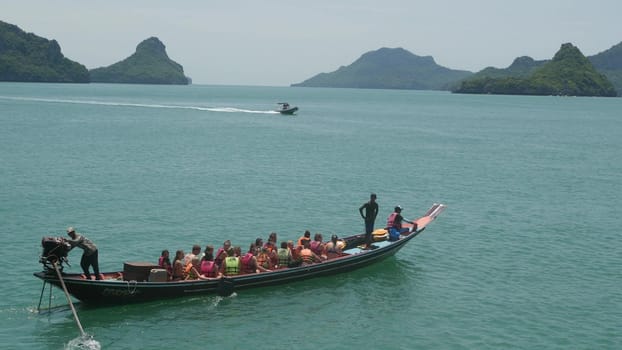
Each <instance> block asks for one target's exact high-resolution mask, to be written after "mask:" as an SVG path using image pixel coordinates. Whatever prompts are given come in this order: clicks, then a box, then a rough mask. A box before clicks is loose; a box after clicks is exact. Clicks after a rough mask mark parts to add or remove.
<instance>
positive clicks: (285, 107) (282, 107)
mask: <svg viewBox="0 0 622 350" xmlns="http://www.w3.org/2000/svg"><path fill="white" fill-rule="evenodd" d="M277 104H278V105H279V108H278V109H277V110H276V111H277V112H279V113H281V114H294V112H296V111H297V110H298V107H296V106H291V105H290V104H289V103H287V102H279V103H277Z"/></svg>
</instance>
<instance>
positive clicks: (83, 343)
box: [65, 334, 102, 350]
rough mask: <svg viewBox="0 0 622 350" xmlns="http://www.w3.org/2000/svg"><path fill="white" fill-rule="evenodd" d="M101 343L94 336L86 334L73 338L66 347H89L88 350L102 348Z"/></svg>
mask: <svg viewBox="0 0 622 350" xmlns="http://www.w3.org/2000/svg"><path fill="white" fill-rule="evenodd" d="M101 348H102V346H101V344H100V343H99V342H98V341H97V340H95V339H93V336H91V335H88V334H84V335H82V336H80V337H78V338H75V339H72V340H70V341H69V343H67V345H66V346H65V349H67V350H69V349H71V350H73V349H88V350H100V349H101Z"/></svg>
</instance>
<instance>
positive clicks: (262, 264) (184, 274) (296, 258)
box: [158, 230, 342, 281]
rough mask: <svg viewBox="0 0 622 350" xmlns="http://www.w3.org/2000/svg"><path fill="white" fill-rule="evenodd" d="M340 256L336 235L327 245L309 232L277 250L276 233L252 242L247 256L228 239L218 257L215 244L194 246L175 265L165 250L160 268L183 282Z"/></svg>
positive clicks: (161, 257)
mask: <svg viewBox="0 0 622 350" xmlns="http://www.w3.org/2000/svg"><path fill="white" fill-rule="evenodd" d="M340 255H342V251H341V246H340V244H338V241H337V236H336V235H333V236H332V237H331V240H330V241H329V242H324V241H323V238H322V234H321V233H316V234H315V236H314V239H313V241H312V240H311V232H309V231H308V230H307V231H305V233H304V234H303V235H302V236H301V237H300V238H299V239H298V241H297V243H296V244H295V245H294V242H293V241H282V242H281V244H280V247H277V234H276V232H272V233H271V234H270V236H269V238H268V241H267V242H265V243H264V242H263V239H262V238H257V239H256V240H255V241H254V242H252V243H251V244H250V247H249V248H248V251H247V252H246V253H245V254H242V250H241V248H240V247H239V246H235V247H234V246H232V245H231V241H229V240H226V241H224V243H223V245H222V247H220V248H218V250H217V251H216V253H215V254H214V246H212V245H207V246H206V247H205V250H204V251H203V252H201V246H199V245H194V246H193V247H192V252H190V253H188V254H185V253H184V251H183V250H178V251H176V252H175V257H174V258H173V262H172V263H171V260H170V257H169V251H168V250H163V251H162V255H161V256H160V259H159V260H158V265H159V266H160V267H162V268H163V269H166V271H167V272H168V280H170V281H181V280H197V279H208V278H218V277H221V276H234V275H240V274H249V273H259V272H268V271H272V270H275V269H281V268H286V267H297V266H304V265H308V264H313V263H318V262H322V261H324V260H326V259H328V258H329V257H334V256H340Z"/></svg>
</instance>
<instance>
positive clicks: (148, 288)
mask: <svg viewBox="0 0 622 350" xmlns="http://www.w3.org/2000/svg"><path fill="white" fill-rule="evenodd" d="M444 209H445V205H443V204H434V205H433V206H432V207H431V208H430V209H429V210H428V211H427V212H426V213H425V214H424V215H423V216H421V217H420V218H418V219H416V220H414V223H415V224H416V225H410V224H407V223H404V226H405V227H407V228H408V230H407V232H403V233H402V234H401V235H400V236H399V238H398V239H397V240H394V241H390V240H388V239H386V237H387V235H378V236H379V237H382V238H380V239H379V240H378V241H375V242H374V243H373V246H372V247H371V248H372V249H365V248H366V247H364V243H365V234H356V235H352V236H348V237H342V238H341V241H342V242H343V245H344V247H343V250H342V253H341V254H336V255H335V254H332V255H328V257H327V258H326V260H324V261H322V262H318V263H313V264H309V265H303V266H298V267H283V268H279V269H275V270H271V271H268V272H258V273H250V274H242V275H235V276H222V277H218V278H208V279H199V280H182V281H154V279H152V278H150V276H149V275H150V273H153V270H155V269H154V268H157V266H154V265H155V264H150V263H124V270H123V271H113V272H105V273H103V274H101V275H102V276H101V277H103V279H102V280H95V279H93V278H94V276H93V277H92V279H86V278H85V277H84V275H83V274H80V273H64V272H62V266H61V265H62V264H63V262H66V256H67V252H68V251H69V249H68V247H66V246H65V243H63V240H62V239H60V238H54V237H44V238H43V240H42V245H43V254H42V256H41V258H40V262H41V263H42V264H43V271H40V272H36V273H34V276H35V277H37V278H40V279H41V280H43V281H44V285H43V290H44V289H45V287H46V284H50V285H52V286H55V287H58V288H66V290H67V292H68V293H69V294H70V295H71V296H73V297H74V298H76V299H78V300H80V301H81V302H83V303H85V304H89V305H119V304H127V303H135V302H145V301H150V300H161V299H167V298H176V297H183V296H196V295H203V294H218V295H223V296H226V295H230V294H232V293H233V292H235V291H237V290H242V289H246V288H254V287H264V286H271V285H279V284H284V283H291V282H295V281H300V280H306V279H309V278H315V277H320V276H327V275H334V274H338V273H346V272H350V271H353V270H355V269H358V268H361V267H364V266H368V265H371V264H374V263H377V262H379V261H381V260H383V259H386V258H388V257H390V256H393V255H394V254H395V253H397V251H399V250H400V249H401V248H402V247H404V246H405V245H406V244H407V243H408V242H410V241H411V240H412V239H413V238H415V237H416V236H417V235H419V234H420V233H421V232H423V230H425V228H426V227H427V225H428V224H429V223H431V222H432V221H434V219H436V217H437V216H438V215H440V214H441V213H442V212H443V210H444ZM59 266H60V268H59ZM130 267H131V268H132V270H131V271H129V270H128V268H130ZM61 279H62V280H61ZM63 282H64V285H63ZM43 290H42V291H41V295H42V296H43Z"/></svg>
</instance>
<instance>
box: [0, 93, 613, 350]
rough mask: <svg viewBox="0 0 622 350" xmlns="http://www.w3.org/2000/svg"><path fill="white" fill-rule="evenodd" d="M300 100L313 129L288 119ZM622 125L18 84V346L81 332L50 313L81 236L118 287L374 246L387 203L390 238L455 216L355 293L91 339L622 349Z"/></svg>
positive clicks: (5, 118)
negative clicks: (61, 243) (280, 251)
mask: <svg viewBox="0 0 622 350" xmlns="http://www.w3.org/2000/svg"><path fill="white" fill-rule="evenodd" d="M280 101H288V102H290V103H291V104H294V105H298V106H299V107H300V111H299V114H298V115H297V116H294V117H287V116H281V115H279V114H275V113H271V112H270V110H271V109H272V108H274V107H275V103H276V102H280ZM621 112H622V99H620V98H610V99H601V98H559V97H519V96H468V95H452V94H448V93H441V92H421V91H384V90H349V89H305V88H269V87H223V86H187V87H171V86H134V85H97V84H90V85H57V84H8V83H0V126H1V127H0V232H1V234H2V237H3V240H4V241H5V250H4V256H5V262H6V264H5V266H6V270H5V273H3V274H2V283H1V284H0V285H1V287H0V288H1V292H2V299H1V300H0V317H2V318H3V319H4V320H5V321H3V326H2V328H0V344H1V345H0V347H2V348H7V349H62V348H64V347H71V344H70V342H72V340H73V341H75V338H77V337H78V335H79V330H78V329H77V327H76V324H75V322H74V319H73V316H72V314H71V311H70V309H69V308H68V307H66V306H62V307H59V308H56V309H54V310H53V311H52V312H50V313H45V314H39V313H37V312H36V308H37V304H38V302H39V296H40V293H41V287H42V283H41V282H40V281H39V280H37V279H35V278H34V277H33V276H32V272H35V271H39V270H40V265H39V263H38V257H39V254H40V239H41V237H42V236H44V235H64V229H65V228H66V227H67V226H70V225H72V226H75V227H77V229H78V231H79V232H82V233H84V234H85V235H86V236H88V237H89V238H91V239H92V240H94V241H95V243H96V244H97V245H98V247H99V250H100V266H101V268H102V270H107V271H110V270H118V269H121V268H122V263H123V261H145V260H151V261H154V262H155V261H156V260H157V257H158V256H159V253H160V251H161V250H162V249H165V248H166V249H169V250H171V251H174V250H176V249H184V250H189V249H190V247H191V245H192V244H195V243H197V244H201V245H205V244H214V245H219V244H221V243H222V241H223V240H224V239H231V240H233V242H234V244H236V245H241V246H242V247H243V248H244V249H245V248H246V247H247V246H248V244H249V243H250V242H251V241H252V240H254V239H255V237H258V236H260V237H264V239H265V238H267V236H268V234H269V233H270V232H271V231H276V232H277V233H278V234H279V238H280V239H295V238H297V237H298V236H299V235H300V234H301V233H302V232H303V231H304V230H305V229H309V230H311V231H312V232H322V233H324V235H325V237H326V236H327V235H328V236H330V234H332V233H336V234H339V235H345V234H349V233H358V232H361V231H362V229H363V223H362V222H361V220H360V217H359V215H358V207H359V206H360V205H361V204H362V203H363V202H364V201H365V200H366V199H367V198H368V196H369V193H370V192H372V191H373V192H376V193H377V194H378V202H379V204H380V221H383V220H384V218H385V217H386V216H387V215H388V214H389V213H390V211H391V208H392V207H393V206H395V205H397V204H400V205H402V206H403V207H404V208H405V209H404V213H405V214H406V215H405V216H407V217H416V216H418V215H420V214H423V213H424V212H425V210H426V209H427V208H428V207H429V206H430V205H431V204H432V203H434V202H442V203H445V204H447V206H448V209H447V210H446V211H445V212H444V213H443V215H441V216H440V217H439V218H438V220H437V221H435V222H434V223H433V224H432V225H431V226H430V227H429V228H428V230H426V232H425V233H424V234H422V235H421V236H419V237H417V238H416V239H415V240H414V241H413V242H412V243H411V244H409V245H408V246H406V247H405V248H404V249H403V250H401V251H400V252H399V253H398V254H397V255H396V256H395V257H393V258H390V259H388V260H386V261H384V262H382V263H380V264H378V265H375V266H372V267H369V268H365V269H363V270H359V271H356V272H353V273H350V274H345V275H337V276H332V277H327V278H321V279H312V280H308V281H305V282H301V283H296V284H291V285H286V286H280V287H273V288H263V289H257V290H250V291H241V292H239V293H237V294H236V295H234V296H233V297H229V298H224V299H223V298H220V297H217V296H203V297H196V298H186V299H181V300H174V301H165V302H154V303H147V304H140V305H130V306H120V307H107V308H89V307H86V306H80V305H78V306H77V311H78V315H79V316H80V321H81V323H82V325H83V327H84V329H85V331H86V332H87V333H88V334H90V335H92V336H93V338H94V340H95V341H96V342H97V343H98V344H100V345H101V348H104V349H139V348H156V347H157V348H187V349H199V348H219V349H247V348H249V347H251V348H253V349H275V348H280V347H283V346H291V347H292V348H294V349H316V348H318V347H321V348H326V349H354V348H358V347H362V348H368V349H379V348H383V349H506V348H512V349H619V348H621V347H622V335H621V332H620V329H622V292H621V290H622V270H621V269H620V266H622V240H621V239H620V228H619V227H620V214H619V212H620V209H619V208H620V207H621V206H622V199H621V196H620V194H621V193H622V180H621V175H622V152H621V150H622V120H621V117H622V113H621ZM79 259H80V252H72V253H71V254H70V262H71V263H72V267H71V268H70V270H69V271H79V269H80V268H79ZM47 295H48V294H47V291H46V294H45V297H44V305H47ZM53 297H54V298H53V304H54V305H66V300H65V299H64V295H63V294H62V292H61V291H60V290H55V291H54V293H53ZM68 344H69V345H68Z"/></svg>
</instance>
